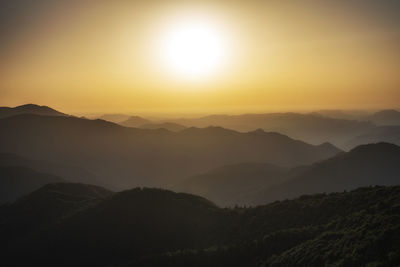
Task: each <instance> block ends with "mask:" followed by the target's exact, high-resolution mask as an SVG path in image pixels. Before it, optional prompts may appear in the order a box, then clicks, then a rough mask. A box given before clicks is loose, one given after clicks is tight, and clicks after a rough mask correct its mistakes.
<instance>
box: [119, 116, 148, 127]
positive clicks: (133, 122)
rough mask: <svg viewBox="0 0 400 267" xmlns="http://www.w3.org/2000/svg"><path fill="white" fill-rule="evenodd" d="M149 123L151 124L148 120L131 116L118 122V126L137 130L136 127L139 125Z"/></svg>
mask: <svg viewBox="0 0 400 267" xmlns="http://www.w3.org/2000/svg"><path fill="white" fill-rule="evenodd" d="M150 123H151V121H150V120H147V119H144V118H142V117H139V116H131V117H129V118H128V119H126V120H124V121H122V122H120V123H119V124H121V125H122V126H125V127H135V128H138V127H139V126H141V125H144V124H150Z"/></svg>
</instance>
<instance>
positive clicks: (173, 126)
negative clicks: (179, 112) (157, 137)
mask: <svg viewBox="0 0 400 267" xmlns="http://www.w3.org/2000/svg"><path fill="white" fill-rule="evenodd" d="M139 128H142V129H166V130H168V131H171V132H179V131H182V130H184V129H186V127H185V126H183V125H180V124H177V123H173V122H164V123H147V124H143V125H141V126H139Z"/></svg>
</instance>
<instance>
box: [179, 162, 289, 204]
mask: <svg viewBox="0 0 400 267" xmlns="http://www.w3.org/2000/svg"><path fill="white" fill-rule="evenodd" d="M287 172H288V170H287V169H286V168H283V167H278V166H275V165H271V164H267V163H240V164H234V165H226V166H223V167H219V168H216V169H214V170H211V171H209V172H206V173H203V174H200V175H196V176H193V177H190V178H188V179H185V180H184V181H182V182H180V183H179V184H177V185H176V186H174V187H173V188H174V190H177V191H180V192H189V193H192V194H196V195H200V196H203V197H205V198H207V199H210V200H212V201H213V202H215V203H217V204H218V205H220V206H222V207H225V206H234V205H243V204H248V202H246V201H245V200H247V201H248V199H249V198H252V197H254V195H255V194H257V193H258V192H259V190H260V189H261V188H268V187H271V186H274V185H277V184H279V183H282V180H283V179H284V176H285V175H286V173H287Z"/></svg>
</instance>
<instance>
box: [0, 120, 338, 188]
mask: <svg viewBox="0 0 400 267" xmlns="http://www.w3.org/2000/svg"><path fill="white" fill-rule="evenodd" d="M0 152H3V153H14V154H17V155H21V156H23V157H27V158H34V159H35V160H41V161H51V162H57V163H61V164H63V165H72V166H80V167H82V168H84V169H85V170H87V171H88V172H90V173H93V174H94V175H95V176H96V177H97V178H98V180H97V181H98V184H110V181H112V184H111V185H112V186H115V187H117V188H129V187H132V186H136V185H156V186H167V185H170V184H171V183H173V182H176V181H178V180H179V179H182V178H184V177H188V176H191V175H195V174H198V173H202V172H205V171H207V170H210V169H212V168H216V167H219V166H223V165H227V164H236V163H242V162H268V163H271V164H276V165H282V166H295V165H299V164H310V163H312V162H316V161H319V160H322V159H326V158H329V157H331V156H333V155H336V154H337V153H339V152H340V150H339V149H337V148H336V147H334V146H333V145H330V144H328V143H325V144H322V145H318V146H315V145H309V144H307V143H304V142H302V141H298V140H293V139H291V138H289V137H287V136H285V135H282V134H278V133H268V132H264V131H262V130H257V131H253V132H248V133H239V132H236V131H232V130H227V129H223V128H219V127H209V128H204V129H199V128H188V129H184V130H182V131H180V132H176V133H174V132H171V131H168V130H165V129H158V130H148V129H135V128H126V127H122V126H119V125H117V124H114V123H111V122H106V121H103V120H87V119H81V118H76V117H61V116H38V115H32V114H22V115H17V116H12V117H7V118H4V119H0ZM83 182H88V181H87V180H83Z"/></svg>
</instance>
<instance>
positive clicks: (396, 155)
mask: <svg viewBox="0 0 400 267" xmlns="http://www.w3.org/2000/svg"><path fill="white" fill-rule="evenodd" d="M399 163H400V147H399V146H396V145H393V144H388V143H378V144H369V145H362V146H358V147H356V148H354V149H353V150H351V151H350V152H347V153H342V154H339V155H337V156H336V157H333V158H331V159H328V160H325V161H321V162H317V163H314V164H312V165H311V166H308V167H306V168H303V169H302V170H301V171H299V172H297V173H296V174H294V175H292V177H290V178H288V179H287V180H286V181H285V182H283V183H282V184H280V185H277V186H275V187H269V188H267V189H266V190H265V191H264V192H263V193H260V195H259V198H258V199H257V200H256V201H255V202H254V204H259V203H266V202H268V201H273V200H276V199H285V198H292V197H296V196H300V195H303V194H313V193H319V192H341V191H343V190H352V189H355V188H358V187H362V186H371V185H399V184H400V177H399V173H400V165H399Z"/></svg>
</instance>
